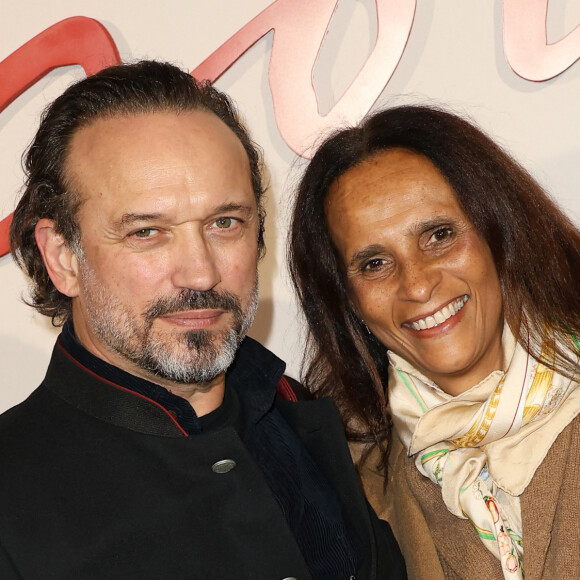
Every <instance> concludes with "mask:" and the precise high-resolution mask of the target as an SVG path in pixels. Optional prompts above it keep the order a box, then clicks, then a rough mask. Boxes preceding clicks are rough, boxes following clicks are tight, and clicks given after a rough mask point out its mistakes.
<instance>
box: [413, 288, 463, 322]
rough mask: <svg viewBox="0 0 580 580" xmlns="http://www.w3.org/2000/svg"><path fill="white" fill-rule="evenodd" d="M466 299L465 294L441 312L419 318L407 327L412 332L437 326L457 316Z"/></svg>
mask: <svg viewBox="0 0 580 580" xmlns="http://www.w3.org/2000/svg"><path fill="white" fill-rule="evenodd" d="M468 298H469V296H468V295H467V294H465V295H464V296H462V297H461V298H458V299H457V300H454V301H453V302H450V303H449V304H448V305H447V306H444V307H443V308H442V309H441V310H438V311H437V312H435V314H432V315H431V316H427V318H421V320H415V322H413V323H411V324H410V325H409V326H410V327H411V328H412V329H413V330H427V329H428V328H434V327H435V326H439V325H440V324H442V323H443V322H445V321H446V320H447V319H449V318H451V317H452V316H454V315H455V314H457V313H458V312H459V311H460V310H461V309H462V308H463V306H464V305H465V303H466V302H467V300H468Z"/></svg>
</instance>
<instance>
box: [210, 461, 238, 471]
mask: <svg viewBox="0 0 580 580" xmlns="http://www.w3.org/2000/svg"><path fill="white" fill-rule="evenodd" d="M235 466H236V462H235V461H234V460H233V459H222V460H221V461H216V462H215V463H214V464H213V465H212V466H211V470H212V471H213V472H214V473H227V472H228V471H231V470H232V469H233V468H234V467H235Z"/></svg>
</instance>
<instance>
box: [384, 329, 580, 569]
mask: <svg viewBox="0 0 580 580" xmlns="http://www.w3.org/2000/svg"><path fill="white" fill-rule="evenodd" d="M503 344H504V350H505V354H506V355H507V356H506V357H505V360H509V361H510V362H509V365H508V368H507V371H505V372H503V371H494V372H493V373H491V374H490V375H489V376H487V377H486V378H485V379H484V380H483V381H481V382H480V383H478V384H477V385H475V386H473V387H471V388H470V389H469V390H468V391H466V392H464V393H462V394H461V395H458V396H456V397H452V396H451V395H448V394H446V393H445V392H443V391H442V390H441V389H440V388H439V387H437V385H435V384H434V383H432V382H431V381H429V379H427V378H426V377H424V376H423V375H421V374H420V373H419V372H418V371H416V370H415V369H414V368H413V367H412V366H411V365H409V363H407V362H406V361H405V360H404V359H402V358H401V357H399V356H397V355H395V354H394V353H392V352H389V353H388V355H389V360H390V362H391V366H390V368H389V407H390V411H391V416H392V417H393V422H394V426H395V430H396V432H397V433H398V435H399V437H400V438H401V441H402V442H403V444H404V445H405V448H406V450H407V453H408V454H409V455H410V456H415V464H416V466H417V469H418V470H419V471H420V472H421V473H422V474H423V475H425V476H426V477H429V478H430V479H431V480H432V481H434V482H435V483H437V484H438V485H439V486H440V487H441V493H442V496H443V500H444V502H445V504H446V506H447V508H448V509H449V511H450V512H451V513H453V514H454V515H456V516H458V517H460V518H468V519H469V520H471V522H472V524H473V526H474V528H475V530H476V532H477V534H478V535H479V538H480V539H481V541H482V542H483V543H484V545H485V546H486V547H487V548H488V549H489V550H490V551H491V552H492V553H493V554H494V555H495V556H496V557H497V558H498V559H499V560H500V562H501V566H502V570H503V574H504V578H506V579H508V578H509V579H522V578H523V577H524V574H523V543H522V524H521V511H520V501H519V496H520V495H521V494H522V492H523V491H524V490H525V488H526V486H527V485H528V483H529V482H530V481H531V479H532V477H533V475H534V473H535V471H536V469H537V468H538V466H539V465H540V464H541V463H542V461H543V459H544V457H545V456H546V453H547V452H548V450H549V449H550V447H551V446H552V443H553V442H554V441H555V440H556V438H557V437H558V435H559V434H560V432H561V431H562V430H563V429H564V428H565V427H566V425H568V424H569V423H570V422H571V421H572V419H573V418H574V417H575V416H576V415H577V414H578V413H579V412H580V388H578V386H579V384H578V383H577V382H575V381H571V380H570V379H568V378H566V377H563V376H561V375H559V374H558V373H555V372H553V371H552V370H550V369H548V368H546V367H545V366H544V365H542V364H541V363H539V362H538V361H536V360H535V359H534V358H533V357H531V356H530V355H529V354H528V353H527V352H526V350H525V349H524V348H522V346H521V345H519V344H516V342H515V339H514V337H513V335H512V333H511V332H510V330H509V328H508V327H507V325H506V326H505V329H504V334H503ZM512 353H513V354H512Z"/></svg>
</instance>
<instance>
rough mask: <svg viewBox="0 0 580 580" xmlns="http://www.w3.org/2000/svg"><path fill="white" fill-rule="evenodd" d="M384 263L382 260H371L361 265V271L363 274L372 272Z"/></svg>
mask: <svg viewBox="0 0 580 580" xmlns="http://www.w3.org/2000/svg"><path fill="white" fill-rule="evenodd" d="M384 263H385V261H384V260H383V259H382V258H373V259H372V260H369V261H368V262H365V263H364V264H363V267H362V270H363V272H372V271H374V270H378V269H379V268H380V267H381V266H382V265H383V264H384Z"/></svg>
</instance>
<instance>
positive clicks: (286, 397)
mask: <svg viewBox="0 0 580 580" xmlns="http://www.w3.org/2000/svg"><path fill="white" fill-rule="evenodd" d="M276 396H277V397H278V398H279V399H282V400H283V401H292V402H298V401H310V400H312V399H314V395H313V394H312V393H311V392H310V391H309V390H308V389H307V388H306V387H305V386H304V385H303V384H302V383H299V382H298V381H297V380H296V379H293V378H292V377H289V376H288V375H282V377H281V378H280V380H279V381H278V384H277V385H276Z"/></svg>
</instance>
